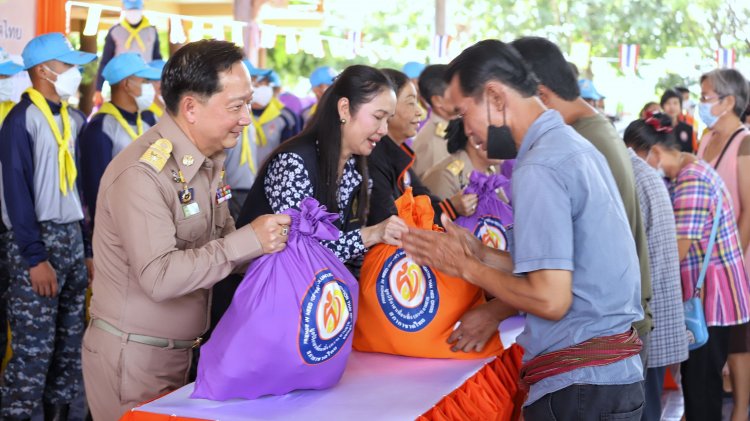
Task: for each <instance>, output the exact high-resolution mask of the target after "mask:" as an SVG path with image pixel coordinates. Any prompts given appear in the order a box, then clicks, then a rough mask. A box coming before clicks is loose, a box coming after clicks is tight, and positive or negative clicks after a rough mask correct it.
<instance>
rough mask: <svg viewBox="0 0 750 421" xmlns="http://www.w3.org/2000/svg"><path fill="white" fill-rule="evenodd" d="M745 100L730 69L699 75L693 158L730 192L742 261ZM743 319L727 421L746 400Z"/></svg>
mask: <svg viewBox="0 0 750 421" xmlns="http://www.w3.org/2000/svg"><path fill="white" fill-rule="evenodd" d="M747 103H748V83H747V81H746V80H745V78H744V77H742V74H741V73H740V72H738V71H736V70H734V69H717V70H714V71H711V72H708V73H706V74H704V75H703V76H701V98H700V104H699V105H698V112H699V114H700V117H701V119H702V120H703V122H704V123H706V126H708V131H707V132H706V134H705V135H704V136H703V138H702V139H701V142H700V148H699V149H698V157H700V158H701V159H703V160H704V161H706V162H708V163H709V164H710V165H711V166H712V167H713V168H714V169H716V171H717V172H718V173H719V175H721V178H722V179H723V180H724V182H725V183H726V185H727V188H728V189H729V192H730V194H731V196H732V205H733V207H734V212H735V215H736V216H737V226H738V227H739V232H740V243H741V244H742V247H743V254H744V256H745V261H746V262H747V261H748V259H750V247H748V245H750V130H748V129H747V128H746V127H745V126H744V125H743V122H742V121H741V120H740V117H741V116H742V115H743V114H744V112H745V109H746V108H747ZM749 326H750V325H749V324H747V323H745V324H743V325H739V326H736V327H734V328H733V329H732V332H731V335H730V337H731V339H730V345H729V358H728V365H729V371H730V374H731V379H732V395H733V397H734V409H733V410H732V421H738V420H747V412H748V403H749V402H750V332H748V327H749Z"/></svg>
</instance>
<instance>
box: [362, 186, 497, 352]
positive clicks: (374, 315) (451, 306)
mask: <svg viewBox="0 0 750 421" xmlns="http://www.w3.org/2000/svg"><path fill="white" fill-rule="evenodd" d="M396 208H397V209H398V216H399V217H401V218H402V219H403V220H404V222H406V225H408V226H409V227H416V228H422V229H428V230H433V231H442V229H441V228H440V227H438V226H437V225H434V224H433V217H434V211H433V209H432V204H431V203H430V198H429V197H427V196H417V197H414V196H413V195H412V191H411V188H409V189H407V190H406V192H404V194H403V195H402V196H401V197H400V198H398V200H396ZM424 246H425V247H431V246H430V245H429V244H425V245H424ZM484 302H485V298H484V292H483V291H482V289H481V288H479V287H477V286H474V285H472V284H470V283H468V282H466V281H464V280H463V279H460V278H454V277H452V276H448V275H445V274H443V273H441V272H439V271H436V270H433V269H430V268H429V267H426V266H418V265H417V264H416V263H414V262H413V261H412V260H411V258H409V257H408V256H407V255H406V253H405V252H404V250H403V249H400V248H397V247H394V246H391V245H387V244H378V245H376V246H374V247H373V248H372V249H370V251H368V252H367V254H366V255H365V258H364V262H363V264H362V271H361V274H360V278H359V315H358V319H357V324H356V326H355V331H354V343H353V346H354V349H356V350H358V351H365V352H382V353H385V354H395V355H405V356H409V357H421V358H453V359H476V358H486V357H491V356H495V355H498V354H499V353H500V352H501V351H502V349H503V346H502V344H501V342H500V335H499V334H498V335H495V336H493V338H492V339H491V340H489V341H487V344H486V345H485V347H484V349H483V350H482V352H463V351H459V352H453V351H451V344H449V343H448V337H449V336H450V335H451V333H452V332H453V329H454V327H455V326H456V322H458V321H459V320H460V319H461V317H462V316H463V315H464V314H465V313H466V312H467V311H469V310H471V309H472V308H474V307H476V306H478V305H480V304H483V303H484Z"/></svg>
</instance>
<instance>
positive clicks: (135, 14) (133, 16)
mask: <svg viewBox="0 0 750 421" xmlns="http://www.w3.org/2000/svg"><path fill="white" fill-rule="evenodd" d="M122 15H123V16H124V17H125V20H126V21H127V22H128V23H129V24H130V25H131V26H135V25H137V24H138V23H139V22H140V21H141V19H143V10H138V9H131V10H123V11H122Z"/></svg>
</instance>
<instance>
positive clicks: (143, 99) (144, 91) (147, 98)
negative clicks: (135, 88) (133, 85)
mask: <svg viewBox="0 0 750 421" xmlns="http://www.w3.org/2000/svg"><path fill="white" fill-rule="evenodd" d="M154 97H156V90H155V89H154V85H152V84H150V83H143V84H141V94H140V95H139V96H137V97H135V103H136V104H137V105H138V111H143V110H145V109H147V108H148V107H150V106H151V104H153V103H154Z"/></svg>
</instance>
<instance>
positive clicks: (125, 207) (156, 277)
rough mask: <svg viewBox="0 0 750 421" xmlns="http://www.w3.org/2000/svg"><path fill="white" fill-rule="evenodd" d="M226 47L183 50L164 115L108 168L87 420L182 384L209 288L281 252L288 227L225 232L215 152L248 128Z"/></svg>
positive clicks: (244, 98) (88, 337) (246, 96)
mask: <svg viewBox="0 0 750 421" xmlns="http://www.w3.org/2000/svg"><path fill="white" fill-rule="evenodd" d="M241 60H242V51H241V50H240V49H239V48H238V47H236V46H235V45H234V44H231V43H228V42H224V41H213V40H212V41H208V40H204V41H199V42H195V43H191V44H188V45H186V46H184V47H182V48H181V49H180V50H179V51H178V52H177V53H176V54H175V55H174V56H173V57H172V59H171V60H170V61H169V63H168V64H167V66H166V67H167V68H166V69H165V73H164V74H165V78H164V80H162V92H163V95H164V100H165V103H166V106H167V111H168V112H167V113H165V114H164V116H163V117H162V119H161V120H160V121H159V123H158V124H157V125H155V126H154V127H153V128H152V129H151V130H149V131H148V132H146V133H145V134H144V135H143V136H141V137H140V138H139V139H137V140H136V141H135V142H133V143H132V144H131V145H129V146H128V147H126V148H125V149H124V150H123V151H122V152H121V153H120V154H118V155H117V156H116V157H115V158H114V159H113V160H112V162H111V163H110V165H109V166H108V167H107V170H106V171H105V173H104V176H103V177H102V180H101V185H100V188H99V195H98V200H97V211H96V224H95V232H94V256H95V261H94V267H95V278H94V281H93V299H92V304H91V315H92V320H91V323H90V324H89V327H88V329H87V330H86V333H85V336H84V340H83V375H84V382H85V386H86V396H87V399H88V402H89V407H90V408H91V412H92V415H93V417H94V419H95V420H97V421H98V420H116V419H119V418H120V416H121V415H122V414H123V413H124V412H126V411H127V410H129V409H130V408H132V407H133V406H135V405H137V404H138V403H141V402H143V401H146V400H149V399H152V398H155V397H157V396H159V395H161V394H163V393H166V392H169V391H171V390H174V389H177V388H179V387H181V386H183V385H184V384H185V383H186V382H187V373H188V369H189V366H190V362H191V355H192V351H191V348H193V347H194V346H197V345H198V344H199V343H200V339H199V337H200V335H201V334H202V333H203V332H205V330H206V329H207V327H208V325H209V318H208V303H209V299H210V297H209V288H211V287H212V286H213V285H214V284H215V283H216V282H218V281H220V280H221V279H223V278H224V277H226V276H227V275H228V274H229V273H230V272H232V271H233V270H235V269H244V266H245V265H246V264H247V263H248V262H249V261H250V260H251V259H253V258H256V257H258V256H260V255H262V254H264V253H272V252H277V251H280V250H282V249H283V248H284V247H285V245H286V235H287V233H288V224H289V223H290V220H289V217H288V216H286V215H264V216H261V217H259V218H258V219H256V220H255V221H253V222H252V223H251V224H250V225H247V226H246V227H243V228H242V229H239V230H235V226H234V221H233V220H232V218H231V216H230V214H229V210H228V207H227V205H228V199H229V197H230V194H229V191H230V190H229V188H228V186H226V183H225V180H224V159H225V152H224V149H226V148H230V147H232V146H234V145H235V144H236V142H237V137H238V136H239V134H240V133H241V131H242V128H243V126H247V125H248V124H250V115H249V109H248V104H249V103H250V101H251V99H252V88H251V82H250V75H249V74H248V72H247V69H245V67H244V65H243V64H242V61H241Z"/></svg>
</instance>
